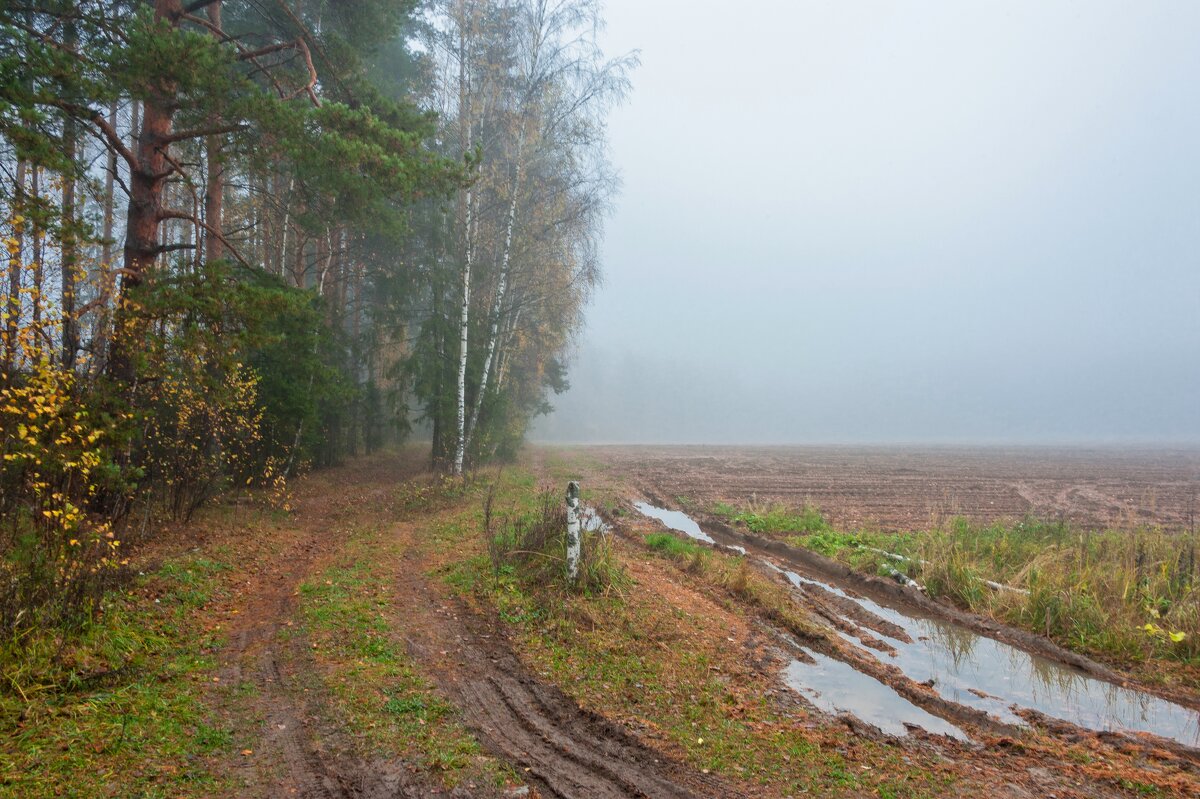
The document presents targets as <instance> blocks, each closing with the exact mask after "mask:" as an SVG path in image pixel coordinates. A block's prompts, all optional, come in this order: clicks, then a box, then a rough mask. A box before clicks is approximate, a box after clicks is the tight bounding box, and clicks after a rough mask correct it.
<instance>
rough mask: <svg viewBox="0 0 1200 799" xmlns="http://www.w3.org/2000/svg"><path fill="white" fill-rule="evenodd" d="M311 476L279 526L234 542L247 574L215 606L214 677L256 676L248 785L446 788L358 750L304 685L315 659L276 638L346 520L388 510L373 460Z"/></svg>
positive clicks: (351, 791) (313, 797)
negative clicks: (220, 637)
mask: <svg viewBox="0 0 1200 799" xmlns="http://www.w3.org/2000/svg"><path fill="white" fill-rule="evenodd" d="M400 466H401V471H399V473H398V474H396V478H397V479H403V478H404V477H406V476H407V477H412V476H413V475H414V474H416V473H417V472H418V471H419V469H418V467H417V462H411V463H410V462H404V463H402V464H400ZM318 479H319V480H320V483H319V486H318V485H314V483H315V482H316V481H314V480H308V481H305V484H304V486H303V488H302V490H301V491H299V492H298V493H297V495H296V502H295V507H294V509H293V512H292V516H291V519H290V520H289V522H290V523H289V524H288V525H286V526H285V527H284V528H282V530H280V531H279V532H278V533H277V534H272V535H270V536H269V537H260V538H257V540H256V541H255V542H252V543H251V544H249V545H247V543H246V542H244V541H243V542H239V543H238V545H237V546H238V551H239V555H240V556H241V558H242V561H241V563H240V567H241V568H242V569H244V570H245V572H246V579H245V582H244V584H243V586H242V587H241V589H240V590H238V591H237V592H236V593H235V594H234V596H233V597H231V602H230V605H231V606H230V607H227V608H219V609H217V610H216V613H217V614H218V615H220V616H223V617H224V618H226V619H227V620H228V621H227V622H226V624H225V629H226V635H227V641H228V643H227V645H226V647H225V648H224V650H223V651H221V652H220V653H219V661H220V663H221V669H220V674H219V676H218V678H217V681H218V682H220V683H223V684H224V685H225V686H231V687H232V686H238V685H239V684H241V685H243V686H245V685H246V684H249V685H251V686H253V688H254V691H253V699H252V700H251V703H252V706H253V710H252V714H253V716H254V717H255V718H256V719H260V720H261V724H260V732H259V741H260V742H259V744H258V745H257V746H255V747H254V748H253V749H251V750H249V752H248V753H244V754H246V757H247V758H248V759H249V761H250V763H249V764H250V765H252V766H254V767H255V768H256V769H257V772H258V774H257V775H256V776H254V777H252V778H250V779H249V780H248V783H249V784H248V786H247V787H248V795H256V796H262V797H285V796H295V797H301V799H384V798H385V797H387V798H388V799H393V798H396V797H414V798H415V797H425V796H430V795H433V794H437V793H439V792H442V793H444V791H440V789H439V788H438V787H437V786H436V785H435V784H433V783H432V782H430V781H429V780H428V779H425V778H423V777H421V776H419V775H416V774H414V770H413V769H411V768H408V767H406V764H404V763H403V762H391V763H377V762H376V763H373V762H364V761H363V760H362V759H361V758H360V757H358V756H357V755H356V754H355V752H354V748H353V742H351V741H348V740H346V736H344V735H343V734H341V732H340V731H339V729H338V727H337V725H336V724H331V723H330V722H329V721H328V719H327V718H326V714H325V713H324V712H323V709H322V706H321V699H320V697H319V696H316V695H313V696H311V697H310V696H307V694H308V691H307V689H305V688H304V687H303V686H304V685H305V684H306V683H307V682H308V681H309V680H308V679H307V675H306V672H307V671H310V670H311V669H312V665H313V664H312V663H311V661H310V660H309V659H308V658H306V656H305V653H304V651H303V647H302V646H301V645H300V643H299V642H296V641H292V642H287V641H284V640H281V637H280V635H279V633H280V631H281V629H282V628H283V627H284V626H290V625H291V624H292V621H291V619H292V616H293V614H294V610H295V603H294V597H295V596H296V593H297V588H298V586H299V584H300V583H301V582H302V581H303V580H304V579H306V578H307V577H309V576H310V575H311V574H313V573H315V572H317V571H319V570H320V569H321V568H322V567H323V566H324V565H325V564H326V563H328V562H329V560H330V558H331V557H332V556H333V555H334V554H336V552H337V551H338V548H339V545H341V544H342V543H344V541H345V536H346V534H347V533H348V527H349V524H348V522H350V521H351V520H354V519H356V518H360V516H361V515H362V514H371V513H375V514H386V513H387V512H388V509H387V497H388V496H389V491H388V488H389V486H387V485H386V484H385V483H382V482H381V481H379V474H378V469H377V464H375V463H374V462H369V461H363V462H359V463H357V464H354V465H352V466H349V467H345V468H342V469H336V470H330V471H328V472H323V473H321V475H320V478H318ZM364 488H365V489H366V490H364ZM313 489H318V490H315V491H314V490H313ZM241 712H243V713H244V712H245V710H244V700H243V705H242V710H241Z"/></svg>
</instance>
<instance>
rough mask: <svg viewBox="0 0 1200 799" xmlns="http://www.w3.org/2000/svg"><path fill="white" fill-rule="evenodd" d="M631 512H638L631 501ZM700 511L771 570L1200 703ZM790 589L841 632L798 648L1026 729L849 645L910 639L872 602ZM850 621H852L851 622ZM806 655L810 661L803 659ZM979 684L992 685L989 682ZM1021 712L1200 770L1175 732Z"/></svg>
mask: <svg viewBox="0 0 1200 799" xmlns="http://www.w3.org/2000/svg"><path fill="white" fill-rule="evenodd" d="M641 493H642V494H643V495H644V496H646V498H648V499H650V500H651V502H652V503H654V504H657V505H660V506H664V507H666V506H669V505H668V504H667V503H664V501H663V500H662V498H661V497H662V494H661V488H659V487H657V486H655V487H653V488H652V487H650V486H649V485H648V484H647V482H643V483H642V489H641ZM631 512H635V511H633V509H632V508H631ZM635 513H636V512H635ZM695 518H696V519H697V520H698V521H699V522H700V523H701V524H702V525H703V529H704V530H705V531H706V532H707V533H708V534H710V535H715V536H716V537H717V541H718V543H717V544H716V545H715V546H716V548H717V549H721V548H723V547H724V546H726V545H727V543H728V542H736V543H737V545H739V546H741V547H742V548H745V549H746V550H748V551H750V552H751V553H752V554H755V555H757V556H758V557H759V558H761V559H762V561H763V564H764V565H763V568H768V567H769V568H771V569H772V570H775V571H778V570H779V566H777V565H775V564H774V563H772V560H773V559H774V560H778V561H779V562H780V563H781V564H784V567H785V568H789V569H794V570H795V571H796V572H798V573H799V574H800V575H801V577H802V579H803V578H804V576H805V575H807V577H808V578H811V579H815V580H818V581H825V582H828V583H829V584H830V585H832V586H836V587H837V589H838V590H841V589H845V590H849V591H850V592H851V593H852V594H859V595H861V596H866V597H869V598H871V599H874V600H876V601H879V602H881V603H882V604H883V605H885V606H886V605H889V604H890V605H892V606H893V607H895V608H899V609H902V610H907V612H909V613H913V614H915V615H916V616H918V617H919V616H925V617H931V618H937V619H941V620H942V621H944V622H947V623H949V624H952V625H957V626H958V627H961V628H963V629H965V630H968V631H970V632H972V633H975V634H977V635H980V636H982V637H986V638H991V639H993V640H995V641H997V642H1000V643H1002V644H1005V645H1008V646H1011V647H1013V648H1015V649H1016V650H1020V651H1023V652H1025V653H1028V654H1029V655H1033V656H1037V657H1041V658H1044V659H1046V660H1048V661H1052V662H1055V663H1058V664H1062V665H1064V666H1068V667H1071V668H1073V669H1075V670H1077V671H1078V672H1081V673H1082V674H1084V675H1087V676H1090V677H1092V678H1095V679H1098V680H1100V681H1102V682H1105V683H1109V684H1110V685H1113V686H1116V687H1121V688H1131V689H1134V690H1137V691H1140V692H1142V693H1143V694H1146V695H1148V696H1151V697H1157V698H1159V699H1164V700H1167V701H1169V702H1173V703H1175V704H1177V705H1179V706H1181V707H1183V708H1187V709H1191V710H1196V709H1197V703H1196V700H1195V698H1194V697H1192V696H1190V695H1187V694H1183V693H1179V692H1176V691H1168V690H1163V689H1162V688H1160V687H1158V686H1146V685H1141V684H1138V683H1136V682H1134V681H1131V680H1130V679H1128V678H1127V677H1126V676H1125V675H1122V674H1120V673H1118V672H1116V671H1114V670H1112V669H1110V668H1108V667H1107V666H1104V665H1102V664H1100V663H1097V662H1096V661H1093V660H1091V659H1090V658H1087V657H1086V656H1083V655H1080V654H1079V653H1076V652H1072V651H1070V650H1067V649H1064V648H1062V647H1060V646H1059V645H1057V644H1055V643H1054V642H1052V641H1050V640H1049V639H1047V638H1045V637H1043V636H1039V635H1036V634H1033V633H1029V632H1026V631H1024V630H1020V629H1017V628H1013V627H1009V626H1007V625H1004V624H1001V623H999V622H997V621H995V620H993V619H989V618H985V617H982V616H978V615H975V614H972V613H968V612H965V611H962V610H959V609H957V608H954V607H951V606H947V605H944V604H942V603H940V602H937V601H935V600H933V599H930V598H929V597H927V596H925V595H924V594H922V593H919V592H915V591H912V590H909V589H907V588H904V587H903V586H900V585H899V584H897V583H895V582H893V581H891V580H885V579H883V578H879V577H874V576H871V575H865V574H862V573H860V572H857V571H854V570H853V569H851V568H850V567H848V566H845V565H844V564H842V563H839V562H837V561H834V560H832V559H829V558H826V557H824V556H823V555H820V554H818V553H816V552H813V551H811V550H808V549H802V548H797V547H793V546H791V545H789V544H786V543H784V542H782V541H778V540H775V539H771V538H765V537H762V536H758V535H754V534H751V533H747V532H744V531H742V530H739V529H737V528H734V527H731V526H730V525H728V524H726V523H725V522H724V521H722V520H720V519H718V518H716V517H713V516H711V515H709V514H704V513H700V514H697V515H696V516H695ZM618 529H619V526H618ZM776 577H778V578H779V579H783V574H782V572H779V573H777V574H776ZM785 582H789V581H785ZM791 588H792V592H793V596H794V597H795V598H796V599H797V600H798V601H799V602H800V604H801V605H802V606H803V607H804V608H805V609H806V610H808V611H809V612H811V613H813V614H814V615H815V616H817V617H818V618H820V619H821V620H822V621H823V622H825V623H826V624H828V625H829V627H830V632H831V633H835V631H836V633H835V634H834V635H831V636H830V637H828V638H824V639H821V640H816V639H805V640H804V641H803V642H802V646H800V647H793V648H796V649H797V651H800V652H802V651H803V647H809V648H812V649H813V650H815V651H817V652H820V653H821V654H824V655H826V656H828V657H832V658H834V659H836V660H839V661H841V662H843V663H845V664H847V665H849V666H851V667H852V668H853V669H854V670H856V671H858V672H860V673H862V674H866V675H868V676H870V677H872V678H874V679H875V680H877V681H879V682H881V683H884V684H885V685H888V686H890V687H891V688H892V689H893V690H895V691H896V692H897V693H899V694H900V695H901V696H902V697H904V698H905V699H907V700H908V701H909V702H911V703H912V704H914V705H916V706H917V707H919V708H921V709H923V710H925V711H927V712H930V713H932V714H933V715H935V716H939V717H941V718H943V719H945V720H947V721H950V722H952V723H956V724H964V723H965V724H966V725H967V726H968V727H969V728H974V729H976V730H978V731H981V732H983V733H985V735H987V736H992V737H995V736H1000V737H1003V738H1008V737H1015V736H1019V735H1020V734H1021V733H1020V730H1019V728H1017V727H1014V726H1013V725H1012V724H1010V723H1007V722H1004V721H1001V720H999V719H997V718H994V717H993V716H992V715H991V714H990V713H988V712H985V711H983V710H980V709H978V708H976V707H970V706H968V705H965V704H962V703H961V702H957V701H954V700H953V699H949V698H946V697H943V696H941V695H940V694H939V691H938V690H936V689H935V688H934V685H933V682H932V681H930V682H927V683H918V682H916V681H915V680H914V679H913V678H911V677H909V676H908V674H906V673H905V671H904V670H902V669H901V668H899V667H898V666H896V665H894V664H892V663H888V662H885V661H884V660H881V659H878V658H876V657H872V656H869V655H868V654H867V652H866V651H864V650H863V649H861V648H860V647H859V646H853V645H850V644H848V642H847V641H844V640H840V639H839V637H838V635H839V634H840V635H841V636H845V637H847V638H849V637H857V638H858V639H859V643H860V644H861V645H862V646H865V647H867V648H869V649H875V650H876V651H880V652H883V653H887V652H888V649H890V648H891V647H890V645H889V644H888V642H886V641H883V642H879V641H877V640H876V639H874V637H873V636H872V635H870V634H869V633H870V632H877V633H883V634H884V635H887V636H888V637H890V638H893V639H894V640H910V639H909V637H908V635H906V634H903V631H899V632H900V633H901V634H900V635H896V632H897V631H896V630H894V629H889V628H893V627H894V625H893V624H891V623H890V622H889V621H887V620H886V619H883V618H880V617H878V616H876V615H874V613H872V612H871V611H870V610H868V609H867V608H864V607H860V606H858V604H857V602H856V601H851V600H849V598H848V597H847V598H845V599H843V598H842V597H838V596H835V595H834V594H831V593H830V592H829V591H826V590H824V588H822V587H820V585H819V584H814V585H807V584H798V585H792V586H791ZM845 606H853V608H852V612H846V611H847V607H845ZM847 622H849V623H850V624H849V625H848V624H847ZM855 626H857V629H851V628H852V627H855ZM879 643H883V646H878V645H877V644H879ZM801 659H802V660H803V658H801ZM980 687H982V688H987V686H980ZM971 693H975V694H976V696H987V694H986V693H977V692H976V691H971ZM1017 715H1018V716H1021V717H1024V719H1025V721H1026V722H1032V723H1033V724H1034V725H1035V726H1037V727H1039V728H1041V729H1042V730H1043V731H1046V732H1051V733H1053V734H1055V735H1056V736H1058V737H1060V738H1063V739H1070V738H1078V737H1080V736H1081V735H1082V736H1085V737H1093V738H1095V739H1097V740H1103V741H1104V742H1105V743H1107V744H1108V745H1109V746H1112V747H1113V748H1114V749H1118V750H1126V751H1136V750H1138V749H1139V748H1140V747H1144V746H1146V745H1147V743H1148V742H1149V741H1151V740H1152V741H1153V746H1154V747H1157V748H1158V749H1160V750H1163V751H1167V752H1170V753H1171V754H1172V755H1173V756H1174V757H1176V758H1178V759H1179V762H1180V763H1181V764H1186V765H1185V768H1187V769H1188V770H1190V771H1192V772H1193V773H1200V749H1197V748H1196V747H1195V746H1188V745H1186V744H1182V743H1179V742H1177V741H1174V740H1171V739H1169V738H1162V737H1159V736H1153V735H1151V736H1150V739H1149V740H1147V739H1143V738H1142V736H1143V735H1146V734H1143V733H1132V732H1123V731H1117V730H1107V731H1106V730H1090V729H1088V728H1085V727H1079V726H1076V725H1074V724H1071V723H1070V722H1065V721H1060V720H1058V719H1052V718H1050V717H1049V716H1045V715H1043V714H1041V713H1039V712H1037V711H1030V710H1028V709H1027V708H1024V707H1020V708H1019V710H1018V712H1017Z"/></svg>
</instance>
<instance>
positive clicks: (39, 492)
mask: <svg viewBox="0 0 1200 799" xmlns="http://www.w3.org/2000/svg"><path fill="white" fill-rule="evenodd" d="M26 340H27V341H28V340H29V339H26ZM25 356H26V357H25V363H26V368H25V369H24V370H23V371H22V372H21V373H20V374H19V375H18V374H16V373H14V374H13V375H12V378H11V379H10V380H8V381H7V382H5V383H3V384H0V430H2V431H3V435H2V436H0V489H2V490H0V495H2V496H0V554H2V555H3V557H2V558H0V624H2V625H3V627H4V629H5V630H8V631H13V630H17V629H20V628H22V627H26V626H31V625H33V624H35V623H47V622H49V623H62V622H65V621H70V620H72V619H78V618H82V617H84V616H86V615H88V614H89V613H91V612H92V611H94V610H95V604H96V602H98V600H99V597H100V595H101V593H102V592H103V590H104V587H105V586H106V585H107V584H108V583H109V582H110V581H111V579H112V578H113V577H114V576H115V573H116V571H117V570H118V567H119V566H120V565H122V563H123V558H122V555H121V542H120V540H119V539H118V537H117V535H116V533H115V531H114V529H113V527H112V524H111V522H109V521H108V520H105V519H102V518H98V517H95V516H93V515H92V514H89V512H88V505H89V503H90V502H91V501H92V500H93V499H95V497H96V495H97V492H98V491H100V490H101V489H102V488H103V486H105V485H106V483H107V482H108V480H109V479H110V478H111V476H112V474H114V466H113V464H112V461H111V458H110V455H109V453H108V448H107V446H106V445H107V442H106V441H105V437H106V434H105V430H104V428H103V427H102V426H101V425H100V424H98V423H97V419H96V418H95V417H94V416H93V415H92V414H91V412H90V411H89V409H88V408H87V407H85V405H84V404H83V403H82V402H81V401H80V400H79V397H78V394H77V392H76V390H75V375H74V373H73V372H70V371H65V370H63V369H61V368H59V366H58V365H56V364H55V363H53V362H52V361H51V359H50V358H49V357H48V356H47V355H46V354H45V353H44V352H41V351H38V350H37V349H34V348H27V351H26V352H25Z"/></svg>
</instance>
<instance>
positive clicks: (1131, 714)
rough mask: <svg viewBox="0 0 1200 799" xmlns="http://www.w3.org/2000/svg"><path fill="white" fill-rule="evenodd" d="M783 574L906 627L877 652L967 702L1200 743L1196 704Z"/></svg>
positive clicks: (993, 711) (1004, 715)
mask: <svg viewBox="0 0 1200 799" xmlns="http://www.w3.org/2000/svg"><path fill="white" fill-rule="evenodd" d="M784 573H785V574H786V575H787V578H788V579H789V580H790V581H791V582H792V583H793V584H794V585H796V586H797V587H801V588H803V587H804V586H805V585H809V586H817V587H820V588H822V589H824V590H826V591H828V592H830V593H832V594H835V595H837V596H839V597H842V598H844V599H849V600H850V601H852V602H855V603H857V604H858V605H859V606H861V607H862V608H863V609H864V610H867V611H868V612H870V613H873V614H874V615H876V616H878V617H879V618H881V619H883V620H885V621H889V622H891V623H892V624H895V625H896V626H897V627H900V628H901V629H903V630H904V631H905V633H907V634H908V636H909V637H910V638H911V639H912V642H911V643H906V642H904V641H901V640H897V639H892V638H890V636H888V638H889V640H888V643H889V644H891V645H892V647H893V648H895V650H896V655H895V656H894V657H889V656H880V655H878V654H877V653H874V652H871V655H872V656H874V657H877V658H879V659H880V660H883V661H885V662H891V663H894V664H895V665H897V666H899V667H900V669H901V671H903V672H904V673H905V674H906V675H907V676H908V677H910V678H911V679H913V680H915V681H917V682H927V681H929V680H932V681H933V685H934V688H935V690H936V691H937V692H938V693H939V694H941V695H942V696H943V697H944V698H946V699H949V700H951V701H953V702H957V703H958V704H960V705H965V706H967V707H973V708H977V709H979V710H982V711H984V712H985V713H988V714H990V715H992V716H994V717H996V718H999V719H1000V720H1001V721H1005V722H1008V723H1012V724H1023V723H1024V722H1023V721H1022V720H1021V718H1020V717H1019V716H1017V715H1016V714H1015V713H1013V711H1012V707H1013V706H1014V705H1015V706H1017V707H1024V708H1031V709H1033V710H1037V711H1039V712H1041V713H1044V714H1046V715H1047V716H1052V717H1054V718H1057V719H1062V720H1064V721H1069V722H1071V723H1072V724H1077V725H1079V726H1080V727H1086V728H1087V729H1092V730H1126V731H1144V732H1150V733H1154V734H1155V735H1160V736H1162V737H1164V738H1171V739H1173V740H1176V741H1178V742H1180V743H1182V744H1186V745H1188V746H1200V713H1197V712H1196V711H1195V710H1190V709H1188V708H1185V707H1182V706H1180V705H1176V704H1175V703H1173V702H1168V701H1166V700H1165V699H1160V698H1158V697H1156V696H1153V695H1151V694H1145V693H1142V692H1140V691H1135V690H1133V689H1130V688H1122V687H1120V686H1118V685H1113V684H1112V683H1108V682H1105V681H1103V680H1098V679H1095V678H1093V677H1089V676H1087V675H1086V674H1084V673H1082V672H1080V671H1078V670H1077V669H1074V668H1071V667H1070V666H1066V665H1063V664H1061V663H1056V662H1054V661H1052V660H1048V659H1047V658H1044V657H1040V656H1038V655H1031V654H1029V653H1028V652H1025V651H1024V650H1021V649H1017V648H1016V647H1014V646H1009V645H1008V644H1004V643H1001V642H999V641H996V640H995V639H992V638H988V637H987V636H985V635H979V634H978V633H975V632H972V631H971V630H968V629H966V628H964V627H960V626H958V625H956V624H952V623H950V622H947V621H945V620H942V619H936V618H922V617H916V616H909V615H908V614H905V613H901V612H899V611H897V610H894V609H893V608H889V607H885V606H883V605H880V604H879V603H877V602H874V601H872V600H870V599H867V598H866V597H852V596H850V595H849V594H847V593H846V592H845V591H842V590H841V589H839V588H837V587H836V586H832V585H829V584H828V583H824V582H820V581H818V580H813V579H810V578H806V577H801V576H800V575H798V574H796V573H795V572H790V571H789V572H784ZM972 689H974V690H972ZM976 691H978V692H979V693H982V694H985V695H984V696H980V695H979V693H975V692H976Z"/></svg>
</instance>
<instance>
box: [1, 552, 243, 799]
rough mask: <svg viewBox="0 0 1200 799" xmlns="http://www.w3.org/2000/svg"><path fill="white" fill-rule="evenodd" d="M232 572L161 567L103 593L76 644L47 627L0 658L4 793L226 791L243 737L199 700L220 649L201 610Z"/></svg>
mask: <svg viewBox="0 0 1200 799" xmlns="http://www.w3.org/2000/svg"><path fill="white" fill-rule="evenodd" d="M228 570H229V567H228V565H227V564H225V563H224V562H222V561H218V560H213V559H211V558H206V557H200V556H196V555H189V556H185V557H182V558H178V559H173V560H169V561H167V562H166V563H164V564H163V565H162V566H160V567H159V568H158V569H157V570H156V571H154V572H151V573H148V574H146V575H143V576H141V577H139V578H137V579H136V580H135V581H133V582H132V583H131V584H129V585H126V586H125V587H124V589H123V590H121V591H114V592H111V593H110V594H109V595H108V596H107V597H105V599H104V601H103V606H102V607H103V611H102V614H101V615H100V617H99V618H98V619H96V620H95V621H94V622H92V623H90V624H88V625H87V626H86V627H85V628H84V629H83V630H82V631H80V632H79V634H78V635H77V636H75V637H70V638H64V637H62V634H61V633H54V632H51V631H49V630H43V631H39V632H37V633H34V634H33V637H32V638H29V639H26V640H24V641H22V642H21V646H20V647H19V648H17V647H14V646H11V645H10V646H8V647H6V648H5V650H4V651H2V652H0V664H2V665H0V675H2V678H3V685H2V686H0V796H12V797H22V798H23V799H39V798H40V797H51V796H64V795H65V796H79V797H127V796H140V797H189V796H209V795H213V794H218V793H227V792H233V791H234V790H235V789H234V786H233V782H232V781H231V777H230V775H229V772H228V770H227V769H225V768H222V767H221V765H220V763H221V761H222V759H224V758H228V757H231V756H234V755H235V754H236V752H237V751H238V748H239V747H238V745H237V744H238V741H237V738H238V735H239V734H238V733H237V732H236V731H235V730H233V729H232V728H230V727H228V726H227V725H225V724H224V723H222V722H220V721H218V720H216V719H215V718H214V714H212V713H211V711H210V710H209V708H208V705H207V704H206V703H205V701H204V697H203V690H204V689H203V686H204V684H205V683H206V682H208V679H209V677H210V675H211V674H212V672H213V670H214V664H213V661H212V658H211V657H209V656H208V655H207V654H203V653H207V652H212V651H214V650H215V648H216V647H217V645H218V640H217V637H216V636H217V633H216V631H215V630H209V629H207V628H206V627H205V625H204V624H203V621H202V617H201V615H200V614H199V613H198V612H197V611H198V610H200V609H201V608H203V607H204V606H205V605H206V604H207V603H208V602H209V601H210V600H211V599H213V598H214V597H216V596H218V595H219V594H220V593H221V592H222V591H223V590H224V586H223V583H222V579H221V578H222V576H223V574H224V573H225V572H227V571H228Z"/></svg>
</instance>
